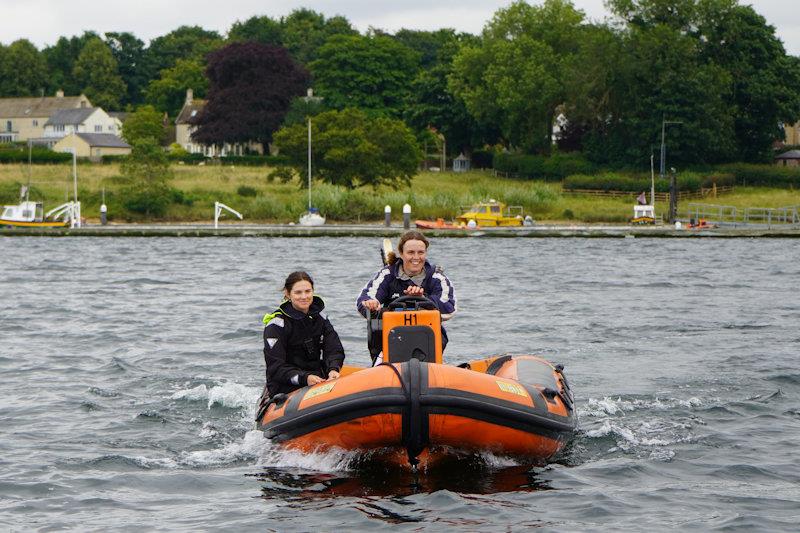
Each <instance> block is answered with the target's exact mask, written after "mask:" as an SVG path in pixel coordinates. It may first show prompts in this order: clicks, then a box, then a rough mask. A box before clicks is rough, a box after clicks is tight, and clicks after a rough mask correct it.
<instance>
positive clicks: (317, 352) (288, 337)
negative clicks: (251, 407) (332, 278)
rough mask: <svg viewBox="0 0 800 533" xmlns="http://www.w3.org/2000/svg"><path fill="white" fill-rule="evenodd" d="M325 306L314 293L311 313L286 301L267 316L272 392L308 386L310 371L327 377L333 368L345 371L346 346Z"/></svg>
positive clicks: (266, 344)
mask: <svg viewBox="0 0 800 533" xmlns="http://www.w3.org/2000/svg"><path fill="white" fill-rule="evenodd" d="M324 308H325V303H324V302H323V301H322V299H321V298H320V297H318V296H314V300H313V302H312V303H311V307H310V308H309V311H308V314H305V313H302V312H300V311H298V310H297V309H295V308H294V307H292V304H291V302H289V301H286V302H284V303H283V304H281V306H280V307H279V308H278V309H277V310H276V311H275V312H274V313H272V314H268V315H266V316H265V317H264V323H265V324H266V327H265V328H264V361H265V362H266V365H267V388H268V389H269V393H270V395H274V394H277V393H279V392H284V393H286V392H291V391H293V390H295V389H298V388H300V387H305V386H306V385H307V381H306V380H307V378H308V375H309V374H316V375H317V376H320V377H323V378H327V377H328V372H330V371H331V370H337V371H338V370H341V368H342V363H343V362H344V348H343V347H342V342H341V341H340V340H339V335H338V334H337V333H336V330H334V329H333V325H331V322H330V320H328V317H327V315H326V314H325V313H324V312H323V309H324ZM293 378H294V379H295V381H296V382H293Z"/></svg>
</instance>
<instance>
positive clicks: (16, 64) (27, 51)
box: [0, 39, 48, 96]
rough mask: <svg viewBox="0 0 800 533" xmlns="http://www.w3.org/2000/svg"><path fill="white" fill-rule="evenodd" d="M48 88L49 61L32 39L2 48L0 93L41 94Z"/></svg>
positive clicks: (14, 94)
mask: <svg viewBox="0 0 800 533" xmlns="http://www.w3.org/2000/svg"><path fill="white" fill-rule="evenodd" d="M47 88H48V83H47V63H46V62H45V59H44V56H43V55H42V54H41V53H40V52H39V50H38V49H37V48H36V46H34V45H33V44H32V43H31V42H30V41H28V40H27V39H19V40H17V41H14V42H13V43H11V44H10V45H9V46H8V47H2V49H0V95H2V96H40V95H41V94H42V92H44V91H45V90H47Z"/></svg>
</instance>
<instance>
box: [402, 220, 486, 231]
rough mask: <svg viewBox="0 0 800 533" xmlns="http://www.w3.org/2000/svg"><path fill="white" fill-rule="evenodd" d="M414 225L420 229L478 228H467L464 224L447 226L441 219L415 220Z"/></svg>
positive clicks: (475, 227) (476, 227)
mask: <svg viewBox="0 0 800 533" xmlns="http://www.w3.org/2000/svg"><path fill="white" fill-rule="evenodd" d="M414 225H415V226H417V227H418V228H420V229H478V226H472V227H469V226H467V225H466V224H448V223H447V222H445V221H444V219H442V218H437V219H436V220H435V221H434V220H415V221H414Z"/></svg>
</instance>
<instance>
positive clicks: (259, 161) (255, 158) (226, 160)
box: [102, 154, 288, 167]
mask: <svg viewBox="0 0 800 533" xmlns="http://www.w3.org/2000/svg"><path fill="white" fill-rule="evenodd" d="M127 157H128V156H126V155H105V156H103V158H102V159H103V163H120V162H122V161H124V160H125V159H126V158H127ZM167 158H168V159H169V160H170V161H172V162H175V163H177V162H183V163H187V164H192V165H196V164H198V163H202V162H205V164H207V165H210V164H214V163H215V162H217V161H219V162H221V163H222V164H223V165H235V166H243V167H253V166H269V167H276V166H280V165H285V164H286V163H287V162H288V160H287V159H286V157H285V156H280V155H241V156H227V157H216V158H213V157H206V156H204V155H203V154H177V155H176V154H167Z"/></svg>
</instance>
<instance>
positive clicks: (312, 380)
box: [306, 374, 325, 385]
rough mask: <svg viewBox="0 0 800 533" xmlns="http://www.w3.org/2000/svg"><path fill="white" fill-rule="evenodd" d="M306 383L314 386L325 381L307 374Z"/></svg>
mask: <svg viewBox="0 0 800 533" xmlns="http://www.w3.org/2000/svg"><path fill="white" fill-rule="evenodd" d="M306 381H307V382H308V384H309V385H316V384H317V383H322V382H323V381H325V380H324V379H322V378H321V377H319V376H317V375H315V374H309V375H308V377H307V378H306Z"/></svg>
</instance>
